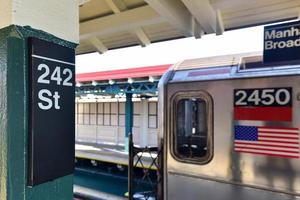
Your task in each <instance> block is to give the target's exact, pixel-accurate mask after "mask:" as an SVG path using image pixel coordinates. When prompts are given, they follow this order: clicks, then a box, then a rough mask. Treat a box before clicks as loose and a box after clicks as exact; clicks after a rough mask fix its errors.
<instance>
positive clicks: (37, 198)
mask: <svg viewBox="0 0 300 200" xmlns="http://www.w3.org/2000/svg"><path fill="white" fill-rule="evenodd" d="M28 37H36V38H40V39H44V40H47V41H49V42H53V43H57V44H60V45H64V46H67V47H70V48H75V47H76V45H75V44H74V43H70V42H67V41H64V40H61V39H59V38H56V37H54V36H52V35H50V34H47V33H45V32H42V31H38V30H34V29H31V28H30V27H21V26H15V25H11V26H9V27H6V28H3V29H0V199H1V200H71V199H73V175H69V176H65V177H62V178H59V179H56V180H53V181H51V182H47V183H44V184H41V185H38V186H35V187H28V186H27V159H28V157H27V152H28V151H27V148H28V147H27V143H28V118H29V114H28V94H29V91H28V81H29V80H28V74H29V73H28V46H27V39H28ZM57 164H59V163H57Z"/></svg>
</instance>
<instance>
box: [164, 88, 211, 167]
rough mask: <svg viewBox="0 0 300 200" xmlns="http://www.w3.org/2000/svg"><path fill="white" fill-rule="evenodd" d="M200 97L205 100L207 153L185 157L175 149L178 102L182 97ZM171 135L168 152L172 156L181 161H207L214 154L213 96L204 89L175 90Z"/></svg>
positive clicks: (194, 162)
mask: <svg viewBox="0 0 300 200" xmlns="http://www.w3.org/2000/svg"><path fill="white" fill-rule="evenodd" d="M195 98H196V99H201V100H203V101H204V102H205V104H206V105H205V108H206V109H205V110H206V115H205V116H206V128H207V140H206V142H207V149H208V150H207V153H206V154H205V156H202V157H187V156H184V155H182V154H180V153H179V152H178V150H177V137H176V136H177V117H178V110H177V109H178V104H179V101H180V100H183V99H195ZM170 114H171V129H170V131H171V134H170V135H171V137H170V140H169V141H170V145H169V146H170V152H171V155H172V157H173V158H174V159H175V160H177V161H179V162H183V163H189V164H198V165H204V164H207V163H209V162H210V161H211V160H212V159H213V156H214V142H213V141H214V134H213V127H214V125H213V122H214V121H213V98H212V97H211V95H210V94H209V93H207V92H206V91H188V92H186V91H185V92H176V93H175V94H174V95H173V96H172V97H171V112H170Z"/></svg>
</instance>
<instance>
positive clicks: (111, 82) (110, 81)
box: [108, 80, 116, 85]
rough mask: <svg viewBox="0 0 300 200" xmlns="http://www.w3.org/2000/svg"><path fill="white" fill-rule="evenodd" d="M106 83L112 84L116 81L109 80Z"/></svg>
mask: <svg viewBox="0 0 300 200" xmlns="http://www.w3.org/2000/svg"><path fill="white" fill-rule="evenodd" d="M108 83H109V85H113V84H115V83H116V81H114V80H109V81H108Z"/></svg>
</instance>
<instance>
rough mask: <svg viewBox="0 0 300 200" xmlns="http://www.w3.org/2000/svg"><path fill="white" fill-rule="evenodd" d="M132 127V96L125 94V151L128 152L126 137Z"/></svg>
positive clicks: (130, 132)
mask: <svg viewBox="0 0 300 200" xmlns="http://www.w3.org/2000/svg"><path fill="white" fill-rule="evenodd" d="M132 126H133V102H132V94H131V93H126V103H125V150H126V152H128V150H129V142H128V136H129V134H132Z"/></svg>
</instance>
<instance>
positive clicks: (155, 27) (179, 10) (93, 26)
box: [76, 0, 300, 54]
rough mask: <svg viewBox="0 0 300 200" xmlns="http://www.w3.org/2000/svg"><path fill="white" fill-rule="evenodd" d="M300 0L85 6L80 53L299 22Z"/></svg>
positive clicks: (90, 0) (133, 0) (89, 1)
mask: <svg viewBox="0 0 300 200" xmlns="http://www.w3.org/2000/svg"><path fill="white" fill-rule="evenodd" d="M299 8H300V0H80V8H79V9H80V45H79V46H78V48H77V50H76V53H77V54H83V53H91V52H99V53H104V52H105V51H107V50H109V49H115V48H121V47H128V46H134V45H142V46H147V45H149V44H151V43H154V42H159V41H165V40H171V39H175V38H184V37H195V38H200V37H201V36H202V35H204V34H217V35H219V34H222V33H223V32H224V31H227V30H233V29H239V28H244V27H250V26H256V25H261V24H266V23H272V22H278V21H284V20H291V19H296V18H298V16H299Z"/></svg>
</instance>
